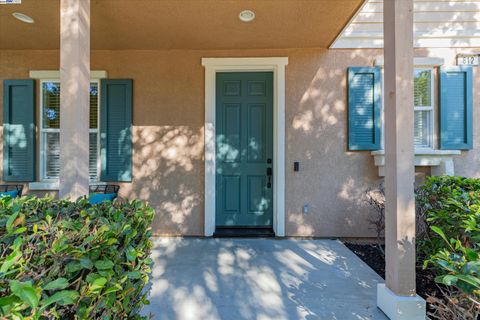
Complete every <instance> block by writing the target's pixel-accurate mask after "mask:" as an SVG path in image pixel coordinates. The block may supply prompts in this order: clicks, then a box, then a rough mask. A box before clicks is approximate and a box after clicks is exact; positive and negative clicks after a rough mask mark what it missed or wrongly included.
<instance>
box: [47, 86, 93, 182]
mask: <svg viewBox="0 0 480 320" xmlns="http://www.w3.org/2000/svg"><path fill="white" fill-rule="evenodd" d="M99 101H100V99H99V83H98V81H92V82H91V83H90V145H89V148H90V156H89V174H90V180H92V181H96V180H98V178H99V176H100V175H99V173H100V169H99V168H100V165H99V164H100V162H99V154H100V152H99V145H100V144H99V134H98V123H99V121H98V120H99ZM40 105H41V112H40V121H41V126H40V175H41V177H40V178H41V180H42V181H55V180H58V178H59V173H60V116H61V115H60V82H59V81H58V80H43V81H41V104H40Z"/></svg>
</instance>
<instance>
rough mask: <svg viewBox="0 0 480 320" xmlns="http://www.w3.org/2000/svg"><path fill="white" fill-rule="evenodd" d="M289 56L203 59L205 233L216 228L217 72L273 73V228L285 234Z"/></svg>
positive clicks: (209, 233) (208, 235)
mask: <svg viewBox="0 0 480 320" xmlns="http://www.w3.org/2000/svg"><path fill="white" fill-rule="evenodd" d="M287 64H288V57H262V58H202V66H204V67H205V127H204V130H205V133H204V134H205V179H204V183H205V189H204V197H205V199H204V200H205V201H204V214H205V225H204V235H205V236H207V237H210V236H212V235H213V233H214V231H215V212H216V211H215V191H216V190H215V157H216V155H215V137H216V132H215V110H216V101H215V100H216V91H215V82H216V74H217V72H222V71H223V72H259V71H260V72H261V71H270V72H273V159H274V161H273V230H274V232H275V234H276V235H277V236H279V237H283V236H285V67H286V65H287Z"/></svg>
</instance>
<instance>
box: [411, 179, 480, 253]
mask: <svg viewBox="0 0 480 320" xmlns="http://www.w3.org/2000/svg"><path fill="white" fill-rule="evenodd" d="M417 205H418V206H420V207H422V208H423V210H424V211H425V217H426V222H427V224H428V225H429V226H436V227H438V228H440V229H441V230H442V231H443V233H444V235H445V237H446V238H447V239H458V240H459V241H460V242H461V243H462V245H463V246H465V247H467V248H477V249H478V245H479V243H480V179H470V178H463V177H450V176H442V177H430V178H429V179H427V181H426V182H425V184H424V185H423V186H422V187H420V189H419V190H418V192H417ZM429 229H430V228H429ZM447 248H448V245H447V243H445V241H444V240H443V239H442V237H441V236H440V235H439V234H438V233H436V232H432V231H430V232H428V234H427V236H426V237H425V240H424V241H420V242H419V250H420V251H421V252H423V253H425V254H427V255H429V254H432V252H433V253H435V252H438V250H440V249H447Z"/></svg>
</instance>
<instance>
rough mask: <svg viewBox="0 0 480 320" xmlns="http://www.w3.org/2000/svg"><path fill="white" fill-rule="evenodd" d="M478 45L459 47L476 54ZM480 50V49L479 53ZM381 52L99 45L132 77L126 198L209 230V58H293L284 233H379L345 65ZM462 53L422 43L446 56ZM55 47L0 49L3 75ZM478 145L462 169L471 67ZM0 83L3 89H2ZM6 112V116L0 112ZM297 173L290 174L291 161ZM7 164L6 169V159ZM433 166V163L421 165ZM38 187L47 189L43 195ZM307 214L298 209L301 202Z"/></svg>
mask: <svg viewBox="0 0 480 320" xmlns="http://www.w3.org/2000/svg"><path fill="white" fill-rule="evenodd" d="M469 51H471V50H462V51H461V52H469ZM473 51H475V52H479V51H480V50H473ZM380 54H381V51H378V50H337V51H334V50H326V49H285V50H251V51H245V50H244V51H226V50H224V51H195V50H171V51H132V50H123V51H93V52H92V56H91V68H92V69H93V70H106V71H107V72H108V76H109V77H110V78H131V79H133V80H134V113H133V124H134V128H133V143H134V152H133V178H134V179H133V183H131V184H123V185H122V187H121V195H122V196H124V197H131V198H133V197H138V198H141V199H144V200H148V201H149V202H150V203H151V204H152V205H153V206H154V207H155V209H156V212H157V215H156V218H155V222H154V230H155V232H156V233H158V234H183V235H202V234H203V217H204V213H203V170H204V164H203V146H204V144H203V139H204V136H203V124H204V69H203V67H202V66H201V64H200V60H201V58H202V57H221V56H249V57H253V56H288V57H289V64H288V66H287V69H286V192H285V193H286V199H285V202H286V233H287V235H290V236H321V237H333V236H335V237H365V236H372V235H373V233H372V230H369V225H368V222H367V219H368V217H369V215H370V214H371V210H370V209H369V208H368V207H366V206H365V204H364V202H363V200H362V196H363V194H364V192H365V190H366V189H367V188H368V187H370V186H373V185H376V184H378V183H379V182H380V181H381V179H379V177H378V172H377V168H376V167H375V166H374V163H373V157H372V156H370V153H369V152H349V151H347V140H346V136H347V122H346V117H347V110H346V101H347V91H346V71H347V67H349V66H366V65H372V64H373V60H374V59H375V58H376V57H377V56H379V55H380ZM455 55H456V51H455V50H443V49H436V50H431V51H429V50H418V51H417V52H416V56H434V57H443V58H445V63H446V64H447V65H453V64H454V58H455ZM58 59H59V55H58V52H57V51H27V50H21V51H0V80H3V79H22V78H28V72H29V70H49V69H50V70H55V69H58V65H59V64H58ZM474 79H475V80H474V81H475V85H474V96H475V97H474V113H475V115H474V118H475V119H474V135H475V141H474V148H475V149H474V150H472V151H469V152H464V153H463V154H462V156H460V157H457V158H456V159H455V169H456V173H457V174H459V175H465V176H473V177H480V107H479V102H480V93H479V90H478V88H480V75H479V73H478V71H477V70H475V74H474ZM1 90H2V89H0V96H1V95H3V93H2V92H1ZM0 116H1V113H0ZM294 161H299V162H300V172H293V162H294ZM0 167H1V166H0ZM419 171H421V172H427V173H428V169H420V170H419ZM37 194H40V195H41V194H42V193H41V192H40V193H37ZM305 203H308V204H309V205H310V212H309V213H308V214H306V215H304V214H302V213H301V210H302V206H303V204H305Z"/></svg>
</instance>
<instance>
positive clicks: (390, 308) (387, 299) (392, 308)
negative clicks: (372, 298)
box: [377, 283, 427, 320]
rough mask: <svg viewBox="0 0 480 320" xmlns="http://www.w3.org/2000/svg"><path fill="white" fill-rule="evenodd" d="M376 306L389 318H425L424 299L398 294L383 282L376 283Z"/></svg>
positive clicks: (415, 319) (409, 319)
mask: <svg viewBox="0 0 480 320" xmlns="http://www.w3.org/2000/svg"><path fill="white" fill-rule="evenodd" d="M377 306H378V308H380V310H382V311H383V313H385V315H386V316H387V317H388V318H389V319H390V320H425V319H426V315H427V309H426V302H425V300H424V299H423V298H422V297H420V296H418V295H416V296H415V297H404V296H398V295H396V294H395V293H393V291H391V290H390V289H389V288H387V286H386V285H385V284H384V283H380V284H378V285H377Z"/></svg>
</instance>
